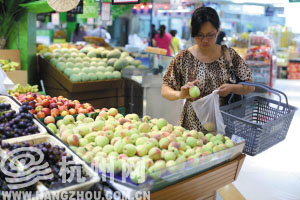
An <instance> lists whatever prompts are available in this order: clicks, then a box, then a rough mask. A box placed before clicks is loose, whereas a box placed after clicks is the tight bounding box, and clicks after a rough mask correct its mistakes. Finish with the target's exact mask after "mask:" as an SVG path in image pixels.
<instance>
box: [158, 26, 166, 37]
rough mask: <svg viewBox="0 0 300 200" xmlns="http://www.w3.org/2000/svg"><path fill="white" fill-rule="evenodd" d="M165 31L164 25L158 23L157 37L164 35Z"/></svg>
mask: <svg viewBox="0 0 300 200" xmlns="http://www.w3.org/2000/svg"><path fill="white" fill-rule="evenodd" d="M165 32H166V26H165V25H160V27H159V37H160V38H162V37H164V34H165Z"/></svg>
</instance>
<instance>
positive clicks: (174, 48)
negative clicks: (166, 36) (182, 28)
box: [170, 30, 180, 55]
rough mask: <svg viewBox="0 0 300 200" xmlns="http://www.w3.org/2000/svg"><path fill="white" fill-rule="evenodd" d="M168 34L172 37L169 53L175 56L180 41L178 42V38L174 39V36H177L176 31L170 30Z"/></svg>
mask: <svg viewBox="0 0 300 200" xmlns="http://www.w3.org/2000/svg"><path fill="white" fill-rule="evenodd" d="M170 34H171V35H172V40H171V44H172V46H170V48H171V53H172V55H176V54H177V53H178V52H179V50H180V47H179V43H180V41H179V38H178V37H176V34H177V31H176V30H171V31H170Z"/></svg>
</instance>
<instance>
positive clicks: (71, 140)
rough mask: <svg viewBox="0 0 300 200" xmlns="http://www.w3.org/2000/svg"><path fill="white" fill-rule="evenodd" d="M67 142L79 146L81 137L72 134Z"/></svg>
mask: <svg viewBox="0 0 300 200" xmlns="http://www.w3.org/2000/svg"><path fill="white" fill-rule="evenodd" d="M67 142H68V144H69V145H72V146H79V138H78V136H77V135H76V134H73V135H70V136H69V137H68V138H67Z"/></svg>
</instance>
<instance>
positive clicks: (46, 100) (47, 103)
mask: <svg viewBox="0 0 300 200" xmlns="http://www.w3.org/2000/svg"><path fill="white" fill-rule="evenodd" d="M49 104H50V102H49V100H48V99H44V100H43V101H42V106H43V107H48V106H49Z"/></svg>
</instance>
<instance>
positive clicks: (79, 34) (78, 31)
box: [71, 23, 87, 43]
mask: <svg viewBox="0 0 300 200" xmlns="http://www.w3.org/2000/svg"><path fill="white" fill-rule="evenodd" d="M86 35H87V34H86V32H85V31H84V29H83V27H82V26H80V24H79V23H77V24H76V28H75V30H74V32H73V33H72V37H71V42H73V43H76V42H81V41H85V40H84V37H85V36H86Z"/></svg>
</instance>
